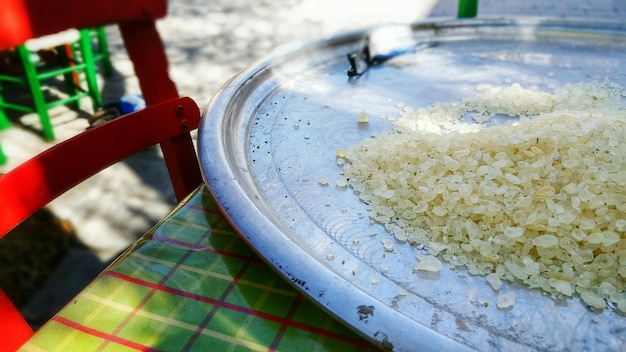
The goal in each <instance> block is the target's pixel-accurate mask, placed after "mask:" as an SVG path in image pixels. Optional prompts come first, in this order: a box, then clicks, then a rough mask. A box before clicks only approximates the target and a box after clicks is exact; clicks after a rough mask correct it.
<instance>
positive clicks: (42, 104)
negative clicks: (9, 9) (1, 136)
mask: <svg viewBox="0 0 626 352" xmlns="http://www.w3.org/2000/svg"><path fill="white" fill-rule="evenodd" d="M94 31H95V32H96V33H97V29H94V28H88V29H81V30H78V31H77V32H78V36H77V38H76V39H75V40H74V41H69V42H68V41H64V42H61V43H56V44H55V45H53V47H54V48H55V50H56V54H57V59H58V60H56V61H57V62H55V63H53V64H50V62H48V63H46V62H45V60H39V57H38V55H36V54H35V53H34V51H35V50H36V49H37V48H33V47H32V46H29V42H27V43H24V44H21V45H19V46H17V47H16V48H15V53H16V55H17V57H18V58H19V61H20V62H21V64H22V69H23V71H22V72H19V73H4V74H0V129H6V128H9V126H10V122H9V119H8V116H7V115H6V113H5V110H6V109H11V110H17V111H20V112H23V113H32V112H35V113H37V115H39V120H40V122H41V126H42V132H43V135H44V137H45V139H47V140H54V139H55V134H54V130H53V126H52V123H51V121H50V115H49V113H48V110H49V109H51V108H53V107H56V106H59V105H73V106H75V107H77V106H78V103H79V101H80V100H81V99H83V98H86V97H89V98H90V99H91V102H92V106H93V110H94V111H95V110H97V109H98V108H100V107H101V106H102V97H101V95H100V90H99V88H98V83H97V79H96V68H95V59H94V55H93V33H94ZM102 33H104V32H102ZM105 44H106V43H105ZM76 49H78V50H76ZM98 50H99V54H101V56H99V59H100V60H103V59H107V60H108V49H106V52H105V55H104V56H102V53H103V50H102V48H100V49H98ZM109 65H110V61H109ZM57 77H63V81H64V83H65V92H64V93H66V94H65V95H63V96H60V97H50V98H48V99H46V96H45V95H44V91H43V89H42V88H43V87H44V86H45V84H46V82H47V81H48V80H51V79H54V78H57ZM83 77H84V78H83ZM83 81H84V82H85V83H86V84H83ZM16 86H27V87H29V89H30V93H31V95H32V104H24V103H18V102H9V101H6V100H5V97H6V94H5V92H6V91H7V90H9V89H11V88H14V87H16Z"/></svg>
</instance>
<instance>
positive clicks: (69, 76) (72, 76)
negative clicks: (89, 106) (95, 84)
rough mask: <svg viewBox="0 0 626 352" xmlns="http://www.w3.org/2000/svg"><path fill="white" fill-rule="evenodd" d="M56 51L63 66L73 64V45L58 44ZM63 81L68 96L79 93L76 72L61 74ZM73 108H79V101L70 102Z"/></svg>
mask: <svg viewBox="0 0 626 352" xmlns="http://www.w3.org/2000/svg"><path fill="white" fill-rule="evenodd" d="M56 49H57V52H59V53H60V54H59V59H60V60H61V62H62V63H63V66H67V65H74V63H73V62H72V61H75V58H76V50H74V47H73V45H69V44H66V45H62V46H58V47H57V48H56ZM63 81H64V83H65V89H66V90H67V93H68V95H69V96H75V95H77V94H78V93H79V91H78V87H80V77H79V75H78V73H77V72H75V71H74V72H66V73H64V74H63ZM71 105H72V106H73V107H74V108H76V109H79V108H80V101H78V100H77V101H76V102H74V103H72V104H71Z"/></svg>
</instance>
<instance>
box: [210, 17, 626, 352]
mask: <svg viewBox="0 0 626 352" xmlns="http://www.w3.org/2000/svg"><path fill="white" fill-rule="evenodd" d="M370 30H371V29H365V30H363V31H358V32H352V33H347V34H343V35H339V36H337V37H333V38H327V39H323V40H320V41H318V42H315V43H311V44H307V45H304V46H302V47H298V48H292V49H289V50H286V51H283V52H280V53H277V54H275V55H273V56H271V57H269V58H267V59H266V60H264V61H262V62H259V63H258V65H255V66H253V67H252V68H250V69H249V70H247V71H245V72H243V73H242V74H240V75H238V76H236V77H234V78H233V79H232V80H231V81H229V82H228V83H226V84H225V85H224V86H223V87H222V89H221V90H220V91H219V92H218V93H217V94H216V95H215V96H214V97H213V99H212V100H211V102H210V103H209V105H208V107H207V109H206V111H205V116H204V118H203V121H202V124H201V126H200V129H199V137H198V138H199V144H198V147H199V154H200V159H201V164H202V169H203V172H204V176H205V181H206V182H207V184H208V186H209V187H210V189H211V190H212V192H213V194H214V195H215V197H216V199H217V202H218V203H219V204H220V206H221V207H222V209H223V211H224V212H225V214H226V215H227V216H228V218H229V219H230V221H231V222H232V223H233V225H234V226H235V228H237V229H238V231H239V232H240V233H241V234H242V236H244V237H245V238H246V240H247V241H248V242H249V243H250V244H251V245H252V246H253V247H254V248H255V249H256V250H257V251H258V252H259V253H260V254H261V255H262V256H263V257H264V258H265V259H266V260H267V261H268V262H269V263H270V264H271V265H273V266H274V267H275V268H276V270H278V271H279V272H280V273H282V274H283V275H284V276H285V277H286V278H287V279H288V280H291V281H292V282H293V283H294V284H295V285H296V286H297V287H299V288H300V289H301V290H302V291H303V292H304V293H305V294H307V295H308V296H309V297H311V298H312V299H313V300H315V301H316V302H318V303H319V304H320V305H321V306H322V307H324V308H325V309H327V310H328V311H329V312H331V313H332V314H334V315H335V316H337V317H338V318H339V319H341V320H343V321H344V322H345V323H346V324H348V325H349V326H352V327H353V328H354V329H355V330H357V331H358V332H360V333H361V334H362V335H363V336H364V337H366V338H369V339H371V340H372V341H374V342H376V343H378V344H379V346H381V348H383V349H393V350H396V351H408V350H416V349H419V350H434V351H438V350H462V349H476V350H481V351H489V350H493V351H499V350H507V351H515V350H518V351H521V350H524V351H525V350H529V349H530V350H595V351H601V350H605V351H611V350H623V349H624V348H625V347H626V318H625V317H624V316H621V315H619V314H618V313H617V312H616V311H614V310H612V309H606V310H604V311H603V312H600V313H597V312H591V311H590V310H588V309H586V308H585V307H584V306H583V305H582V304H581V302H580V300H579V299H578V298H577V297H574V298H570V299H567V300H562V301H558V302H557V301H554V300H552V299H550V298H547V297H545V296H544V295H542V294H541V292H539V291H536V290H530V289H526V288H524V287H521V286H519V285H516V284H511V283H505V284H504V286H503V288H502V289H501V292H508V291H514V292H515V293H516V296H517V298H516V304H515V306H514V307H513V308H512V309H509V310H501V309H498V308H496V304H495V300H496V298H495V297H496V293H495V292H494V291H493V290H492V289H491V288H490V287H489V286H488V285H487V284H486V280H485V278H484V277H481V276H472V275H469V274H468V273H467V272H466V271H464V270H450V269H449V268H448V267H447V266H445V265H444V269H443V270H442V271H441V272H440V273H439V274H437V275H430V276H429V275H420V274H416V273H415V272H414V271H413V266H414V265H415V264H416V259H415V255H416V253H417V252H418V251H419V250H418V249H416V248H415V247H411V246H409V245H406V244H402V243H396V244H395V245H394V252H393V253H387V252H385V251H384V248H383V246H382V244H381V239H382V238H385V237H386V238H389V239H391V238H392V237H391V235H389V234H388V233H386V232H385V230H384V229H383V228H382V227H381V226H379V225H377V224H371V223H370V220H369V219H368V217H367V211H366V205H365V204H363V203H361V202H360V201H359V200H358V197H357V196H356V195H355V194H354V193H353V192H352V191H351V190H350V189H345V188H341V187H335V184H334V182H335V179H336V178H337V177H338V176H339V175H340V172H341V168H340V167H339V166H338V165H337V164H336V161H335V152H334V151H335V149H337V148H345V147H347V146H349V145H353V144H358V143H360V142H361V141H363V140H364V139H366V138H369V137H370V136H371V135H372V134H373V133H376V132H380V131H384V130H389V129H390V128H391V122H390V121H389V120H388V119H381V118H378V117H379V116H381V115H384V116H397V115H399V108H398V103H402V104H404V105H408V106H412V107H413V108H420V107H426V106H429V105H430V104H431V103H432V102H436V101H455V100H460V99H462V98H465V97H469V96H473V95H474V94H475V87H476V85H477V84H482V83H487V84H492V85H496V86H508V85H510V84H511V83H514V82H518V83H521V84H522V85H523V86H537V87H539V88H540V89H545V90H547V89H548V88H549V87H557V86H561V85H563V84H565V83H575V82H590V81H593V80H600V81H602V80H604V79H609V80H611V81H613V82H616V83H620V84H621V85H622V86H626V35H625V34H626V30H625V29H624V27H623V25H621V24H606V23H582V22H571V21H570V22H559V21H554V20H545V19H524V20H522V19H481V20H464V21H457V20H451V21H443V22H435V23H419V24H413V26H412V27H411V31H412V36H413V40H415V42H416V43H436V44H437V45H434V46H429V47H427V48H422V49H421V50H417V51H415V52H409V53H405V54H403V55H400V56H397V57H395V58H393V59H391V60H389V61H387V62H385V63H384V64H382V65H378V66H375V67H371V68H370V69H368V70H367V71H366V72H365V73H364V74H362V75H361V76H358V77H353V78H349V77H348V75H347V74H346V72H347V70H348V68H349V64H348V60H347V58H346V57H347V54H349V53H352V52H354V51H357V50H359V49H360V48H361V45H362V39H363V37H364V36H365V35H366V34H367V33H369V31H370ZM361 111H367V112H368V113H369V114H370V116H371V118H370V122H369V123H368V124H367V125H365V126H363V125H358V124H357V122H356V121H357V119H356V116H357V114H358V113H359V112H361ZM322 178H328V180H329V185H328V186H323V185H321V184H320V182H319V181H320V180H321V179H322ZM372 230H376V231H377V233H378V234H377V235H376V236H371V235H370V233H371V231H372ZM484 302H489V303H491V304H489V305H488V306H487V307H486V306H485V305H484Z"/></svg>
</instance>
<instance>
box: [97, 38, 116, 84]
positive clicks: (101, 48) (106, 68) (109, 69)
mask: <svg viewBox="0 0 626 352" xmlns="http://www.w3.org/2000/svg"><path fill="white" fill-rule="evenodd" d="M95 32H96V39H97V40H98V46H97V47H98V54H97V55H96V61H100V62H102V73H103V76H105V77H111V75H113V64H112V63H111V55H110V54H109V42H108V40H107V33H106V31H105V29H104V26H100V27H96V28H95Z"/></svg>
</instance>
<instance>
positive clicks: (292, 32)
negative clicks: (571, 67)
mask: <svg viewBox="0 0 626 352" xmlns="http://www.w3.org/2000/svg"><path fill="white" fill-rule="evenodd" d="M456 5H457V0H413V1H403V0H359V1H357V0H345V1H333V0H257V1H244V0H227V1H226V0H217V1H210V2H207V1H202V0H172V1H170V6H169V14H168V16H167V18H165V19H163V20H161V21H159V22H158V28H159V30H160V32H161V35H162V37H163V40H164V42H165V45H166V48H167V53H168V57H169V59H170V73H171V76H172V78H173V79H174V81H175V82H176V84H177V86H178V88H179V92H180V94H181V95H186V96H190V97H192V98H193V99H194V100H195V101H196V102H197V103H198V105H199V106H200V107H201V108H203V107H204V106H205V105H206V103H207V102H208V101H209V99H210V97H211V96H212V95H213V94H214V93H215V92H216V91H217V90H218V89H219V88H220V86H221V85H222V84H223V83H224V82H226V81H227V80H228V79H229V78H230V77H232V76H233V75H235V74H236V73H238V72H239V71H241V70H243V69H245V68H247V67H249V66H251V65H253V64H254V63H255V62H257V61H258V60H260V59H261V58H263V57H265V56H267V55H268V54H269V53H271V52H272V51H273V50H275V49H276V48H278V47H280V46H282V45H286V44H287V43H298V42H305V41H309V40H314V39H319V38H323V37H325V36H329V35H333V34H336V33H338V32H342V31H346V30H354V29H358V28H363V27H367V26H372V25H376V24H382V23H395V22H410V21H418V20H426V19H429V18H431V19H432V18H452V17H455V16H456ZM478 13H479V16H493V15H513V16H517V15H524V16H550V17H558V18H561V17H568V18H587V19H589V18H593V19H600V20H621V21H624V19H625V18H626V1H622V0H569V1H565V0H563V1H542V0H532V1H528V0H526V1H511V0H481V1H480V4H479V10H478ZM107 34H108V38H109V47H110V50H111V56H112V60H113V63H114V67H115V73H114V75H113V76H112V77H109V78H107V79H103V78H101V87H102V91H103V97H104V100H105V101H116V100H117V99H118V98H119V97H121V96H123V95H125V94H136V93H139V88H138V85H137V81H136V79H135V77H134V74H133V69H132V65H131V63H130V61H129V60H128V57H127V56H126V54H125V51H124V46H123V43H122V41H121V38H120V35H119V32H118V31H117V28H116V27H114V26H111V27H107ZM92 112H93V111H91V108H90V106H89V104H87V105H86V106H84V110H82V111H72V110H68V109H66V108H62V107H61V108H59V109H56V110H55V111H54V117H53V124H54V125H55V132H56V133H57V135H58V139H57V141H56V142H58V141H62V140H64V139H66V138H69V137H70V136H72V135H75V134H77V133H79V132H80V131H82V130H84V129H85V128H86V127H87V126H88V125H87V121H86V119H85V117H87V116H89V115H90V114H91V113H92ZM19 121H20V122H21V124H23V126H21V125H16V126H14V127H13V128H11V129H9V130H7V131H3V132H1V133H0V140H1V143H2V146H3V148H4V151H5V153H6V154H7V156H8V157H9V162H8V164H7V165H5V166H2V167H0V172H7V171H8V170H10V169H11V168H13V167H15V166H16V165H18V164H19V163H20V162H22V161H24V160H26V159H27V158H29V157H31V156H32V155H35V154H36V153H38V152H40V151H42V150H44V149H45V148H47V147H49V146H50V144H49V143H46V142H44V141H43V140H42V138H41V137H40V136H39V135H38V134H37V133H36V129H37V118H36V116H32V115H27V116H22V117H20V118H19ZM31 127H32V128H31ZM33 129H34V130H33ZM111 143H115V141H114V140H112V141H111ZM94 157H97V155H94ZM174 205H175V200H174V197H173V192H172V190H171V186H170V185H169V179H168V177H167V172H166V170H165V169H164V166H163V165H162V163H161V155H160V153H159V151H158V149H157V148H154V149H150V150H148V151H145V152H142V153H140V154H139V155H136V156H134V157H132V158H129V159H127V160H125V161H123V162H121V163H119V164H116V165H114V166H112V167H110V168H108V169H106V170H104V171H103V172H101V173H100V174H99V175H97V176H95V177H93V178H91V179H89V180H87V181H86V182H84V183H83V184H81V185H79V186H78V187H76V188H75V189H73V190H71V191H70V192H68V193H66V194H65V195H63V196H62V197H60V198H58V199H57V200H55V201H54V202H53V203H52V204H51V205H50V208H51V209H52V210H53V211H54V212H55V213H56V214H57V215H58V216H60V217H62V218H64V219H68V220H69V221H70V222H71V223H72V224H73V225H74V227H75V228H76V230H77V233H78V236H79V237H80V239H81V240H82V241H83V242H84V243H85V244H86V245H87V246H88V248H89V250H75V251H72V252H71V254H70V255H69V256H68V258H66V260H65V261H64V262H63V263H61V264H60V268H59V270H57V273H56V274H55V275H54V276H53V277H52V278H51V279H50V281H49V284H48V285H47V286H46V287H44V288H43V289H42V290H41V291H40V293H39V294H38V295H37V296H36V297H35V298H34V299H33V301H32V302H31V304H30V305H29V307H27V308H26V310H25V314H26V315H27V316H28V317H29V318H30V319H31V320H32V321H34V322H39V321H45V319H47V317H49V316H50V315H51V314H53V313H54V312H55V311H56V310H57V309H58V308H59V307H60V306H62V305H63V304H64V303H65V302H67V300H68V299H69V298H71V297H72V296H73V295H74V294H75V293H76V292H77V291H78V290H80V289H81V288H82V287H83V286H84V285H85V283H87V282H89V281H90V280H91V279H92V278H93V276H94V275H96V274H97V273H98V272H99V271H100V270H102V268H103V267H104V265H106V262H107V261H109V260H110V259H111V258H114V257H115V256H116V255H117V254H118V253H119V252H120V251H122V250H123V249H124V248H126V247H127V246H128V245H129V244H131V243H132V242H133V241H134V240H136V239H137V238H138V237H139V236H141V235H142V234H143V233H144V231H146V230H147V229H148V228H150V227H151V226H152V225H153V224H154V223H156V222H157V221H158V220H159V219H161V218H162V217H163V216H165V215H166V214H167V213H168V212H169V211H170V210H171V209H172V207H173V206H174ZM76 268H80V270H76ZM35 324H36V323H35Z"/></svg>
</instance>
